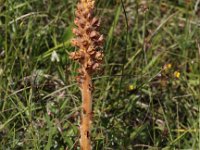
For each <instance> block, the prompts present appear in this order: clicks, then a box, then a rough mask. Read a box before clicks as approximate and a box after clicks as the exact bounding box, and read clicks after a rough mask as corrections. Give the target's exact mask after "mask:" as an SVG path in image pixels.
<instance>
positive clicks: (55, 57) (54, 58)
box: [51, 51, 60, 62]
mask: <svg viewBox="0 0 200 150" xmlns="http://www.w3.org/2000/svg"><path fill="white" fill-rule="evenodd" d="M51 61H52V62H55V61H56V62H60V59H59V57H58V54H57V53H56V51H53V52H52V54H51Z"/></svg>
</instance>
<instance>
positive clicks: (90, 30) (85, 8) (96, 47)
mask: <svg viewBox="0 0 200 150" xmlns="http://www.w3.org/2000/svg"><path fill="white" fill-rule="evenodd" d="M93 10H94V0H81V1H80V2H79V3H78V4H77V10H76V13H75V15H76V18H75V21H74V23H75V25H76V26H77V28H74V29H73V33H74V34H75V35H76V38H75V39H73V40H72V45H74V46H76V47H78V48H79V50H78V51H76V52H72V53H71V54H70V57H71V58H72V59H74V60H76V61H78V62H79V64H80V65H81V66H82V67H81V68H80V69H79V71H78V72H79V73H80V75H84V74H85V72H87V73H88V74H92V73H93V72H95V71H96V70H98V69H99V68H100V66H101V62H102V58H103V52H102V51H101V49H102V44H103V35H101V34H100V33H99V32H98V28H99V25H100V22H99V20H98V19H97V18H96V17H93Z"/></svg>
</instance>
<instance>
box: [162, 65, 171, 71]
mask: <svg viewBox="0 0 200 150" xmlns="http://www.w3.org/2000/svg"><path fill="white" fill-rule="evenodd" d="M163 68H164V70H165V71H168V70H169V69H171V68H172V64H170V63H169V64H165V65H164V67H163Z"/></svg>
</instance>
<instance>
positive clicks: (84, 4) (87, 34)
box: [70, 0, 103, 150]
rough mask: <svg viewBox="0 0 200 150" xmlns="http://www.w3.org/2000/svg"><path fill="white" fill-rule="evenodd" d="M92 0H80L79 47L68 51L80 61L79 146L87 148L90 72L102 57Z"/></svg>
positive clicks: (89, 122) (90, 90) (89, 143)
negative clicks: (80, 105)
mask: <svg viewBox="0 0 200 150" xmlns="http://www.w3.org/2000/svg"><path fill="white" fill-rule="evenodd" d="M94 4H95V1H94V0H80V1H79V2H78V4H77V8H76V12H75V15H76V18H75V20H74V23H75V25H76V28H74V29H73V33H74V34H75V35H76V38H75V39H73V40H72V45H74V46H76V47H78V48H79V50H78V51H75V52H72V53H70V58H71V59H73V60H75V61H77V62H78V63H79V64H80V68H79V69H78V70H77V71H78V73H79V75H78V76H77V82H78V83H79V87H80V90H81V94H82V113H81V125H80V136H81V137H80V147H81V149H82V150H90V149H91V142H90V129H91V120H92V89H93V85H92V79H91V77H92V74H93V73H94V72H96V71H97V70H99V69H100V67H101V64H102V59H103V52H102V45H103V35H101V34H100V33H99V32H98V29H99V26H100V21H99V20H98V19H97V18H96V17H94Z"/></svg>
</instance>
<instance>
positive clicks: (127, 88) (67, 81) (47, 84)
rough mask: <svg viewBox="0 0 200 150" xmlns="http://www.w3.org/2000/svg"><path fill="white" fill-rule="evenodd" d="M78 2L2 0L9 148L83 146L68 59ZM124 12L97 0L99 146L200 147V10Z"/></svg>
mask: <svg viewBox="0 0 200 150" xmlns="http://www.w3.org/2000/svg"><path fill="white" fill-rule="evenodd" d="M75 5H76V1H74V0H0V149H2V150H9V149H13V150H18V149H38V150H39V149H47V150H48V149H51V150H54V149H55V150H58V149H60V150H63V149H65V148H67V149H68V150H70V149H79V120H80V118H79V112H80V105H81V100H80V99H81V97H80V92H79V89H78V87H77V85H76V82H75V76H76V68H77V67H78V66H77V64H75V63H74V62H72V61H71V60H69V58H68V53H69V52H71V51H74V50H75V49H74V48H73V47H71V45H70V40H71V38H72V37H73V35H72V32H71V30H72V28H73V26H74V24H73V19H74V9H75ZM195 5H196V7H195ZM199 5H200V4H199ZM124 8H125V9H126V13H124V10H123V7H122V4H121V1H120V0H109V1H106V0H105V1H103V0H101V1H100V0H98V1H97V9H96V13H97V14H98V16H99V18H100V19H101V22H102V23H101V32H102V33H103V34H104V35H105V45H104V52H105V61H104V65H103V71H102V72H100V75H98V74H96V75H95V76H94V83H95V92H94V105H93V106H94V118H93V120H94V121H93V129H92V142H93V149H96V150H133V149H134V150H136V149H138V150H142V149H150V150H159V149H166V150H168V149H169V150H172V149H191V150H197V149H200V111H199V109H200V105H199V100H200V71H199V70H200V36H199V35H200V21H199V18H200V6H197V2H196V1H195V0H176V1H174V0H148V1H146V3H145V1H140V0H136V1H134V0H126V1H125V2H124ZM125 16H126V17H125ZM127 25H128V28H127Z"/></svg>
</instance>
